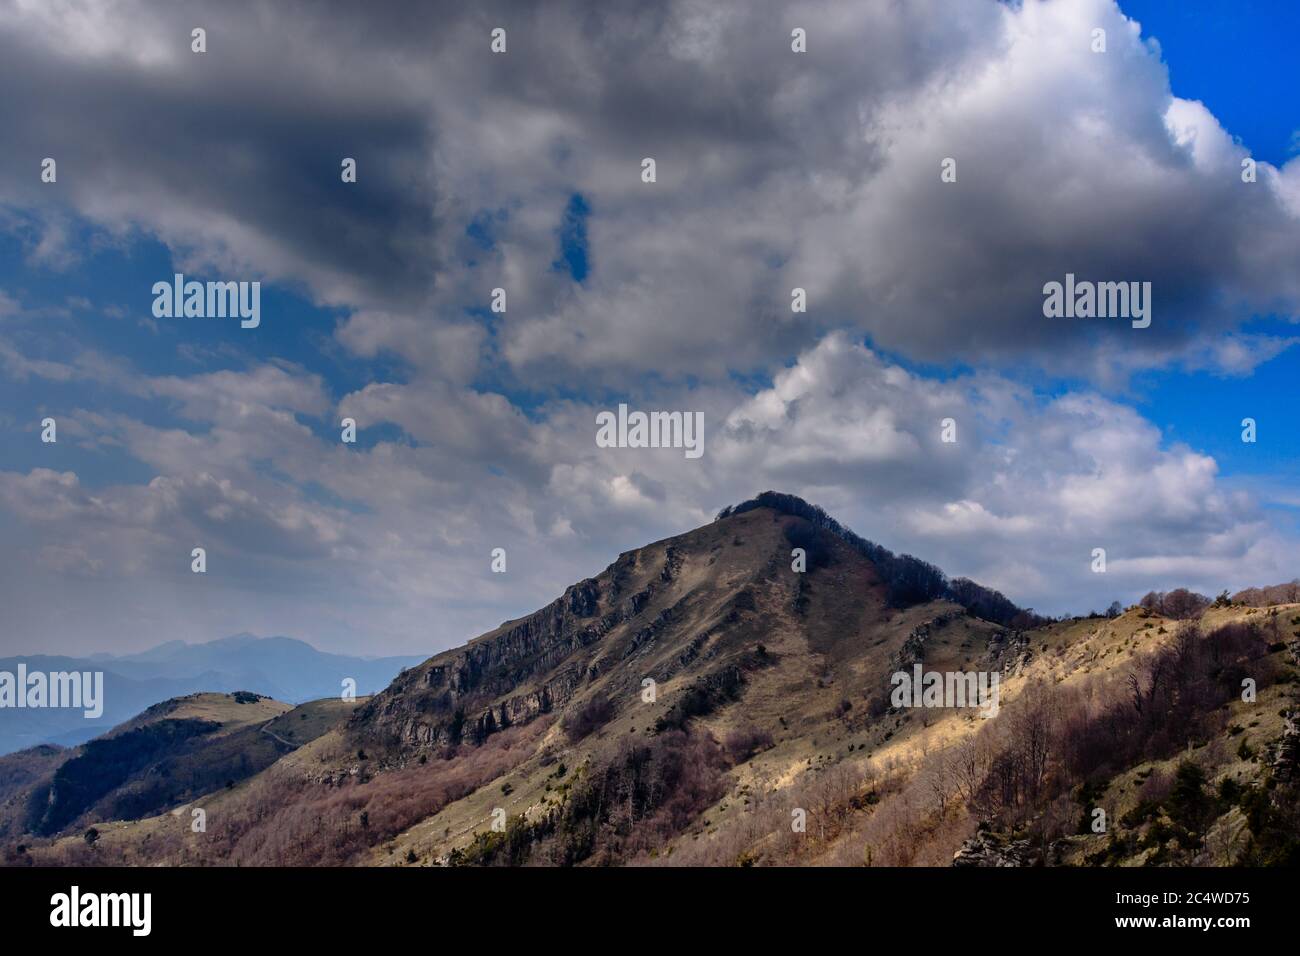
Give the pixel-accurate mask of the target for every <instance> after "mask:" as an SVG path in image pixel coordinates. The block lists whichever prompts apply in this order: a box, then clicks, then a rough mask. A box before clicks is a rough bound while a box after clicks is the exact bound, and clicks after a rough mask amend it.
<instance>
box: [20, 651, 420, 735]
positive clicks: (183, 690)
mask: <svg viewBox="0 0 1300 956" xmlns="http://www.w3.org/2000/svg"><path fill="white" fill-rule="evenodd" d="M423 660H424V657H421V656H415V657H376V658H362V657H351V656H347V655H343V654H327V653H325V652H323V651H318V650H316V648H314V647H312V646H311V645H310V644H308V643H306V642H305V641H299V640H295V639H293V638H288V637H256V636H254V635H252V634H238V635H236V636H234V637H226V638H221V639H220V640H215V641H209V642H208V643H206V644H186V643H184V642H183V641H168V642H167V643H165V644H159V645H158V646H157V647H153V648H150V649H149V650H147V651H141V652H139V653H136V654H124V655H120V656H118V655H111V654H94V655H91V656H88V657H84V658H77V657H63V656H55V655H41V654H33V655H22V656H17V657H7V658H0V671H8V672H9V673H16V672H17V669H18V664H19V663H24V664H26V665H27V669H28V671H29V672H31V671H45V672H48V671H73V670H76V671H103V672H104V712H103V714H102V715H101V716H100V717H99V718H98V719H89V718H86V717H85V716H84V715H83V713H82V711H80V710H70V709H55V708H22V709H17V708H10V707H3V708H0V754H2V753H11V752H13V751H15V750H22V749H23V748H25V747H32V746H35V745H36V744H41V743H55V744H62V745H64V746H72V745H75V744H79V743H84V742H85V741H87V740H90V739H91V738H92V737H95V736H97V735H99V734H101V733H103V732H104V731H105V730H108V729H109V728H111V727H114V726H116V725H117V724H120V723H121V722H122V721H124V720H127V719H128V718H130V717H133V716H135V715H136V714H138V713H139V712H140V711H142V710H144V709H145V708H146V707H148V706H150V705H151V704H156V703H158V702H159V701H161V700H166V699H168V698H170V697H180V696H183V695H185V694H193V693H196V692H198V691H223V692H230V691H235V690H248V691H253V692H254V693H257V694H265V695H266V696H268V697H274V698H276V699H277V700H283V701H287V702H289V703H292V704H297V703H301V702H302V701H306V700H316V699H318V698H321V697H333V696H336V695H338V694H339V693H341V691H342V682H343V679H344V678H347V677H351V678H353V679H355V680H356V682H357V693H358V694H359V695H362V694H371V693H374V692H375V691H378V690H382V689H383V688H384V687H386V686H388V683H389V682H390V681H391V680H392V679H393V678H394V677H396V676H397V674H398V673H399V672H400V671H401V670H402V668H404V667H411V666H413V665H415V664H419V663H420V662H422V661H423Z"/></svg>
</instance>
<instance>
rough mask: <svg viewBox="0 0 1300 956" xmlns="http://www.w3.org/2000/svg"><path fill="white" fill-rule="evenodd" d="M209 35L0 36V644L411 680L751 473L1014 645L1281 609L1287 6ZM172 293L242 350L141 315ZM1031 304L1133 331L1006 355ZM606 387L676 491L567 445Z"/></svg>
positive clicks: (1288, 522)
mask: <svg viewBox="0 0 1300 956" xmlns="http://www.w3.org/2000/svg"><path fill="white" fill-rule="evenodd" d="M237 8H238V5H237V4H236V5H234V6H233V7H232V9H231V10H230V11H222V12H216V13H209V12H208V11H204V16H205V17H206V18H207V20H208V22H209V24H210V25H209V28H208V29H209V33H210V36H211V37H212V39H213V41H214V42H213V43H212V44H211V46H210V48H209V52H208V53H206V54H203V55H201V56H197V55H194V54H192V53H191V52H190V51H189V48H188V39H187V38H188V33H189V29H190V25H189V24H190V21H191V20H192V19H193V17H194V16H197V15H198V14H197V12H196V11H197V9H198V8H190V7H188V5H187V4H178V5H176V7H175V9H170V8H169V10H168V12H167V13H166V14H165V15H158V14H156V11H154V10H151V9H150V8H149V7H148V6H147V5H143V4H136V3H129V2H128V3H125V4H123V5H122V6H121V8H120V9H116V10H114V11H113V12H111V13H108V14H105V15H104V16H103V17H102V18H100V19H98V20H93V21H92V20H90V19H87V17H88V15H89V14H88V11H83V12H82V15H81V16H76V15H65V14H61V13H60V12H59V11H57V10H54V9H52V8H50V9H29V10H24V11H15V12H14V13H13V15H12V16H8V17H7V18H5V19H3V20H0V63H4V64H5V66H4V67H0V82H4V83H5V85H6V87H7V88H8V89H10V90H11V95H9V96H6V97H4V98H3V99H2V103H3V106H4V108H5V112H4V114H3V115H0V122H3V123H4V124H5V126H6V129H7V130H9V131H10V137H9V138H10V139H11V141H12V148H10V149H8V150H7V151H6V154H5V156H4V157H0V441H3V443H4V448H5V449H6V454H5V456H4V458H3V461H0V528H3V529H4V531H5V544H4V546H3V547H0V571H3V572H5V580H6V584H5V590H4V591H3V592H0V600H4V601H5V602H6V603H7V604H9V605H11V606H19V607H20V610H19V612H18V614H17V617H16V619H15V622H14V626H13V629H12V632H11V634H9V635H7V639H8V640H9V641H10V643H11V644H12V645H13V646H12V647H11V648H0V650H16V651H30V650H35V649H41V650H51V651H52V650H63V651H77V652H80V651H93V650H111V651H117V652H121V651H128V650H132V649H136V648H139V647H142V646H145V645H148V644H150V643H156V642H158V641H161V640H167V639H173V638H178V637H179V638H182V639H187V640H205V639H211V638H215V637H220V636H224V635H226V634H230V633H237V632H242V631H252V632H258V633H284V634H289V635H290V636H294V637H300V638H303V639H306V640H309V641H312V642H313V643H316V644H318V645H319V646H323V647H327V648H330V649H337V650H345V651H348V652H352V653H365V652H373V653H377V654H378V653H407V652H417V651H423V650H430V649H436V648H438V647H445V646H450V645H452V644H456V643H459V642H461V641H463V640H464V639H466V638H468V637H471V636H473V635H474V634H475V633H478V632H479V631H481V630H484V629H486V628H487V627H491V626H494V625H495V624H497V623H499V622H500V621H501V620H502V619H504V618H506V617H509V616H513V615H517V614H521V613H525V612H527V611H529V610H532V609H534V608H535V607H537V606H540V605H541V604H543V603H545V602H546V601H547V600H549V599H550V598H552V597H554V596H555V595H556V594H558V593H559V592H560V591H561V590H562V589H563V588H564V586H566V585H567V584H569V583H572V581H574V580H577V579H580V578H581V577H584V576H586V575H589V574H592V573H594V572H596V571H598V570H600V569H601V568H602V567H604V565H605V564H607V563H608V562H609V561H611V560H613V558H614V557H615V556H616V555H617V554H619V553H620V552H621V551H625V550H627V549H629V548H633V547H636V546H639V545H641V544H644V543H646V542H648V541H651V540H655V539H657V538H662V537H664V536H666V535H668V534H672V533H675V532H679V531H682V530H685V529H687V528H690V527H692V526H694V525H696V524H699V523H701V522H702V521H704V520H707V519H708V518H709V517H710V516H711V515H712V514H713V513H714V512H716V510H717V509H718V508H719V507H721V506H722V505H725V504H729V503H734V502H735V501H738V500H741V499H743V498H745V497H748V496H750V495H752V494H753V493H755V492H757V491H759V490H763V489H765V488H776V489H778V490H783V491H789V492H793V493H797V494H801V495H803V496H804V497H806V498H808V499H809V500H812V501H814V502H816V503H818V504H821V505H822V506H824V507H826V508H827V510H829V511H830V512H831V513H832V514H834V515H835V516H836V517H837V518H839V519H840V520H841V521H842V522H843V523H845V524H846V525H848V526H850V527H852V528H853V529H854V530H856V531H858V532H860V533H862V534H864V535H865V536H867V537H869V538H873V539H875V540H878V541H880V542H881V543H883V544H885V545H887V546H889V547H891V548H894V549H897V550H906V551H910V552H912V553H916V554H918V555H920V556H922V557H925V558H927V559H929V560H931V561H934V562H935V563H937V564H939V565H941V566H942V567H944V568H945V569H946V570H947V571H948V572H949V573H951V574H953V575H959V574H960V575H967V576H970V577H974V578H975V579H977V580H980V581H981V582H983V583H986V584H989V585H991V586H994V587H997V588H999V589H1001V590H1003V591H1005V592H1006V593H1007V594H1008V596H1010V597H1011V598H1012V599H1014V600H1016V601H1017V602H1019V603H1021V604H1023V605H1032V606H1034V607H1036V608H1037V609H1039V610H1040V611H1046V612H1049V613H1066V612H1070V611H1088V610H1090V609H1093V608H1098V607H1104V606H1105V605H1106V604H1108V603H1109V602H1110V600H1112V599H1120V600H1123V601H1130V600H1134V599H1136V598H1137V597H1138V596H1139V595H1140V594H1141V593H1143V592H1144V591H1146V590H1148V589H1151V588H1169V587H1174V586H1180V585H1187V586H1193V587H1197V588H1200V589H1202V590H1207V591H1209V590H1212V591H1215V592H1217V591H1218V590H1220V589H1222V588H1230V589H1236V588H1239V587H1245V586H1248V585H1259V584H1270V583H1276V581H1275V580H1274V579H1276V580H1283V579H1287V578H1290V577H1294V575H1295V574H1296V573H1297V572H1296V569H1295V564H1296V562H1295V560H1294V559H1295V557H1296V555H1297V553H1298V551H1297V542H1298V541H1300V530H1298V529H1297V527H1296V520H1295V519H1296V509H1297V507H1300V496H1298V495H1296V493H1295V491H1294V488H1295V487H1296V482H1297V479H1300V444H1298V441H1300V440H1298V439H1297V436H1296V433H1295V430H1294V427H1293V424H1292V423H1294V422H1295V421H1296V420H1297V417H1298V416H1300V399H1298V398H1297V397H1296V390H1295V388H1294V384H1293V383H1294V381H1295V380H1296V378H1297V371H1298V368H1297V362H1298V361H1300V360H1298V359H1297V355H1300V351H1298V350H1297V349H1296V348H1295V347H1294V345H1293V344H1292V342H1291V340H1292V339H1293V338H1300V336H1297V333H1296V327H1295V317H1296V311H1297V300H1298V299H1300V260H1298V256H1300V251H1298V250H1300V162H1297V161H1296V158H1295V157H1296V150H1295V148H1294V145H1295V143H1294V134H1295V132H1296V130H1297V129H1298V128H1300V115H1298V114H1297V111H1296V109H1295V107H1294V92H1295V90H1296V89H1297V82H1296V80H1297V65H1296V60H1295V57H1294V55H1293V49H1294V41H1295V38H1296V37H1297V36H1298V35H1300V13H1297V10H1296V8H1295V7H1294V6H1293V5H1290V4H1284V3H1280V2H1278V3H1219V2H1205V3H1196V4H1186V3H1172V2H1142V0H1132V2H1122V3H1120V4H1119V5H1118V6H1116V4H1115V3H1113V2H1112V0H1053V2H1048V3H1039V2H1037V0H1031V2H1027V3H1025V4H1023V5H1014V4H1013V5H1000V4H998V3H995V2H992V0H990V2H989V3H986V4H983V3H977V4H971V5H970V6H969V8H968V9H966V10H965V12H964V13H963V15H962V16H960V17H958V16H952V15H950V11H949V10H948V9H947V8H945V7H944V5H943V4H942V3H940V2H939V0H934V2H933V3H932V4H931V3H928V2H918V3H916V4H912V5H910V6H908V7H907V9H902V8H893V7H890V6H889V5H869V4H863V5H854V6H850V7H843V6H837V5H836V4H834V3H831V2H825V3H813V4H810V5H808V6H807V7H806V8H800V11H799V12H798V13H791V12H790V11H788V10H787V9H785V8H784V7H783V6H782V5H779V4H775V3H773V4H764V3H758V4H746V5H743V6H742V5H722V6H720V7H719V8H717V10H716V12H715V14H714V15H713V16H712V17H702V16H696V15H695V14H693V13H692V12H691V9H690V6H689V4H681V5H670V6H669V7H668V8H666V9H667V12H666V13H665V15H664V16H663V17H661V18H655V17H651V16H649V14H648V13H647V12H646V11H645V10H644V9H640V10H639V9H637V8H636V6H635V5H630V6H627V7H624V6H622V5H614V6H613V7H611V9H610V10H609V11H608V13H607V15H606V18H605V19H601V18H592V17H589V16H586V15H584V14H583V12H582V9H581V4H577V3H575V4H572V5H570V4H559V5H557V6H556V8H555V9H554V11H553V12H552V13H551V14H550V15H549V16H547V17H542V16H540V15H539V14H537V12H536V11H534V10H532V9H531V8H530V7H529V6H528V5H525V4H514V3H509V2H502V3H500V4H491V5H489V6H488V7H487V8H485V11H486V12H483V13H482V16H484V17H488V16H492V17H497V18H499V19H500V22H502V23H506V24H509V29H510V31H511V37H512V40H511V49H510V53H509V54H508V56H507V57H506V58H504V59H503V58H499V57H494V56H493V55H492V54H491V53H490V52H488V53H485V52H484V49H483V48H482V44H480V43H479V42H478V40H479V39H480V36H479V34H480V33H481V32H482V31H481V27H482V23H481V22H480V21H479V19H477V18H476V17H477V15H471V13H469V12H467V11H463V10H460V9H459V8H456V9H450V8H449V9H448V10H446V11H443V14H444V15H443V16H441V17H440V19H439V21H438V24H437V25H436V26H435V24H433V23H432V22H431V21H429V20H428V19H427V17H421V16H420V15H416V14H413V13H409V12H406V11H402V10H400V9H399V8H394V9H393V10H391V11H389V12H390V14H392V16H391V18H390V20H389V21H385V22H380V23H376V22H374V21H370V20H367V21H365V22H364V23H363V22H361V21H358V20H356V19H355V18H356V17H358V16H360V13H358V12H357V11H356V10H353V9H351V8H350V7H349V6H348V5H346V4H341V5H334V6H329V5H323V6H319V7H312V6H310V5H302V6H299V5H297V4H288V5H287V6H286V8H285V9H284V10H280V11H278V12H277V13H276V14H274V15H272V16H271V17H270V20H268V21H267V22H265V23H262V24H261V25H260V26H259V28H258V29H256V30H254V29H253V28H252V27H251V26H250V24H249V21H247V20H244V19H241V18H240V17H239V15H238V9H237ZM1125 15H1128V16H1130V17H1133V18H1135V19H1136V20H1138V21H1140V22H1141V24H1142V31H1141V36H1140V37H1138V36H1134V35H1131V32H1130V27H1129V25H1128V23H1127V22H1126V20H1125ZM792 16H800V17H803V18H804V21H805V22H801V23H800V24H793V23H787V22H786V21H787V20H789V18H790V17H792ZM92 22H93V25H94V29H89V28H88V27H87V24H89V23H92ZM793 25H801V26H806V27H807V29H808V31H809V32H808V35H809V37H810V45H809V51H808V53H807V54H806V55H805V56H802V57H800V56H798V55H793V54H792V53H791V52H790V51H789V48H788V31H789V28H790V27H791V26H793ZM1098 26H1104V28H1105V29H1106V30H1107V33H1108V42H1109V49H1108V51H1107V53H1106V54H1105V55H1104V56H1098V55H1096V54H1094V53H1092V52H1091V51H1090V50H1089V37H1090V35H1091V31H1092V30H1093V29H1094V28H1096V27H1098ZM303 31H306V32H303ZM289 35H311V36H313V37H315V38H316V39H317V41H318V42H317V46H316V47H314V48H312V49H307V48H298V47H297V46H296V45H293V44H287V45H286V42H285V41H284V40H283V38H284V37H285V36H289ZM629 36H635V37H637V38H638V40H637V43H636V44H633V45H628V43H627V41H626V40H625V39H620V38H626V37H629ZM1152 38H1154V39H1155V40H1157V41H1158V43H1159V48H1158V49H1159V54H1158V55H1157V53H1156V50H1155V48H1154V47H1153V46H1151V45H1149V44H1147V43H1146V42H1145V41H1149V40H1151V39H1152ZM558 63H567V64H571V65H572V69H558V68H557V67H556V64H558ZM336 70H337V71H343V72H341V73H335V72H334V71H336ZM336 76H346V77H347V82H346V83H343V84H342V85H331V84H330V83H329V82H323V80H322V78H323V77H336ZM340 82H341V81H340ZM1197 103H1199V104H1201V105H1199V106H1198V105H1197ZM73 118H75V122H74V121H73ZM647 155H652V156H655V157H657V160H658V164H659V165H658V169H659V178H658V181H657V182H655V183H654V184H646V183H644V182H643V181H642V180H641V176H640V162H641V159H642V158H643V157H644V156H647ZM1246 155H1251V156H1254V157H1255V158H1256V159H1258V160H1259V161H1260V162H1261V167H1260V168H1261V174H1260V178H1259V181H1258V182H1257V183H1255V184H1253V185H1250V186H1245V185H1243V184H1242V183H1241V181H1240V177H1239V175H1238V169H1239V162H1240V160H1241V158H1242V157H1244V156H1246ZM45 156H55V157H57V158H58V161H59V178H58V182H57V183H56V184H45V183H41V182H39V178H38V175H37V172H36V171H38V169H39V161H40V159H41V158H43V157H45ZM345 156H352V157H355V158H357V160H358V169H359V174H358V181H357V183H355V184H345V183H343V182H342V181H341V179H340V178H339V176H338V169H339V162H340V160H341V158H342V157H345ZM944 157H956V159H957V162H958V164H959V169H960V175H959V177H958V180H957V182H956V183H954V184H945V183H942V182H941V181H940V179H939V177H938V175H937V170H938V166H939V161H940V160H941V159H943V158H944ZM178 271H179V272H184V273H185V274H186V276H187V278H191V279H200V280H206V279H232V280H258V281H260V282H261V283H262V314H263V317H264V318H263V322H262V324H261V326H260V327H259V328H257V329H255V330H246V329H241V328H240V327H239V323H238V322H237V321H230V320H220V319H165V318H163V319H155V318H154V317H153V316H152V315H151V311H150V305H151V303H152V295H151V293H150V289H151V287H152V285H153V283H154V282H157V281H160V280H163V281H169V280H170V278H171V276H172V274H173V273H174V272H178ZM1066 271H1078V272H1080V273H1081V274H1084V273H1086V274H1089V275H1093V276H1095V277H1096V278H1098V279H1102V280H1105V279H1118V280H1125V281H1128V280H1131V279H1142V278H1149V279H1150V280H1151V281H1152V282H1153V285H1154V287H1155V290H1156V292H1155V302H1156V310H1157V311H1156V313H1155V315H1156V319H1155V321H1154V322H1153V324H1152V327H1151V328H1150V329H1148V330H1141V331H1137V330H1133V329H1131V328H1129V326H1128V324H1127V323H1126V322H1119V323H1114V322H1112V323H1109V324H1106V323H1101V322H1096V323H1088V322H1086V321H1084V322H1074V323H1067V322H1060V321H1057V322H1052V321H1049V320H1047V319H1045V318H1044V316H1043V313H1042V310H1041V287H1042V285H1043V283H1044V282H1046V281H1048V280H1051V279H1059V278H1060V277H1061V276H1062V275H1063V274H1064V273H1065V272H1066ZM496 287H503V288H506V289H507V292H508V295H509V302H510V305H509V308H508V310H507V312H506V313H504V314H498V313H493V312H492V311H491V310H490V309H489V306H488V302H489V296H490V292H491V290H492V289H493V288H496ZM793 287H800V288H805V289H806V290H807V293H808V299H809V303H810V307H809V309H808V311H807V312H806V313H803V314H793V313H791V311H790V308H789V303H790V295H791V292H790V290H791V289H792V288H793ZM618 402H627V403H629V404H630V405H633V406H634V407H643V408H669V409H682V410H698V411H701V412H703V414H704V415H705V421H706V447H707V449H708V450H707V451H706V454H705V456H704V458H703V459H701V460H700V461H698V462H689V461H685V460H683V458H682V456H681V455H680V454H673V453H672V452H671V450H656V451H655V452H654V453H653V454H638V453H637V452H636V451H634V450H631V449H614V450H604V449H599V448H597V447H596V446H595V444H594V442H593V441H592V433H593V424H592V423H593V421H594V416H595V414H596V413H597V412H598V411H600V410H601V409H603V408H607V407H610V406H612V405H614V404H616V403H618ZM47 415H50V416H53V417H55V418H56V420H57V421H58V422H59V429H60V432H59V441H58V442H57V443H56V444H54V445H48V444H43V443H41V442H40V441H39V437H38V436H39V430H40V429H39V422H40V419H41V418H43V417H45V416H47ZM344 417H353V418H355V419H356V420H357V421H358V423H359V433H358V441H357V442H356V444H355V445H345V444H343V443H342V442H341V441H340V440H339V435H340V427H339V423H340V421H341V419H342V418H344ZM948 417H952V418H954V419H955V420H956V421H958V423H959V425H960V435H961V436H962V437H961V439H960V441H959V442H958V443H957V445H956V447H945V446H944V445H943V444H941V443H940V442H939V439H938V422H939V421H940V420H942V419H946V418H948ZM1245 417H1252V418H1255V419H1256V420H1257V422H1258V428H1259V440H1258V441H1257V442H1256V443H1254V444H1245V443H1243V442H1242V441H1241V424H1240V423H1241V420H1242V419H1243V418H1245ZM196 544H203V545H204V546H205V547H208V549H209V552H210V554H211V556H212V560H211V570H210V571H209V572H208V574H207V576H206V577H204V578H202V579H195V578H194V576H192V575H191V574H190V572H189V568H188V554H189V550H190V548H191V547H193V546H195V545H196ZM497 546H502V547H506V548H507V549H508V551H509V552H510V554H511V571H510V572H509V574H508V575H505V576H501V575H493V574H491V573H490V572H489V571H488V570H487V560H486V558H485V557H484V556H485V555H487V554H488V553H489V552H490V550H491V549H492V548H493V547H497ZM1094 546H1105V547H1107V548H1108V550H1109V551H1110V553H1111V554H1112V556H1113V559H1114V560H1113V561H1112V571H1111V572H1110V573H1108V575H1107V576H1106V577H1105V578H1099V577H1098V576H1096V575H1093V574H1091V573H1090V572H1089V570H1088V556H1089V555H1090V553H1091V550H1092V548H1093V547H1094Z"/></svg>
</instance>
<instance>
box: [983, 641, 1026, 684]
mask: <svg viewBox="0 0 1300 956" xmlns="http://www.w3.org/2000/svg"><path fill="white" fill-rule="evenodd" d="M1033 658H1034V652H1033V651H1032V650H1031V649H1030V646H1029V635H1028V634H1026V633H1025V632H1024V631H998V632H997V633H996V634H994V635H993V636H992V637H990V638H989V649H988V653H987V654H986V655H985V662H986V669H987V670H990V671H1001V672H1002V674H1003V675H1004V676H1007V677H1018V676H1019V675H1020V672H1021V671H1023V670H1024V669H1025V667H1026V665H1028V664H1029V662H1030V661H1031V660H1033Z"/></svg>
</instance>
